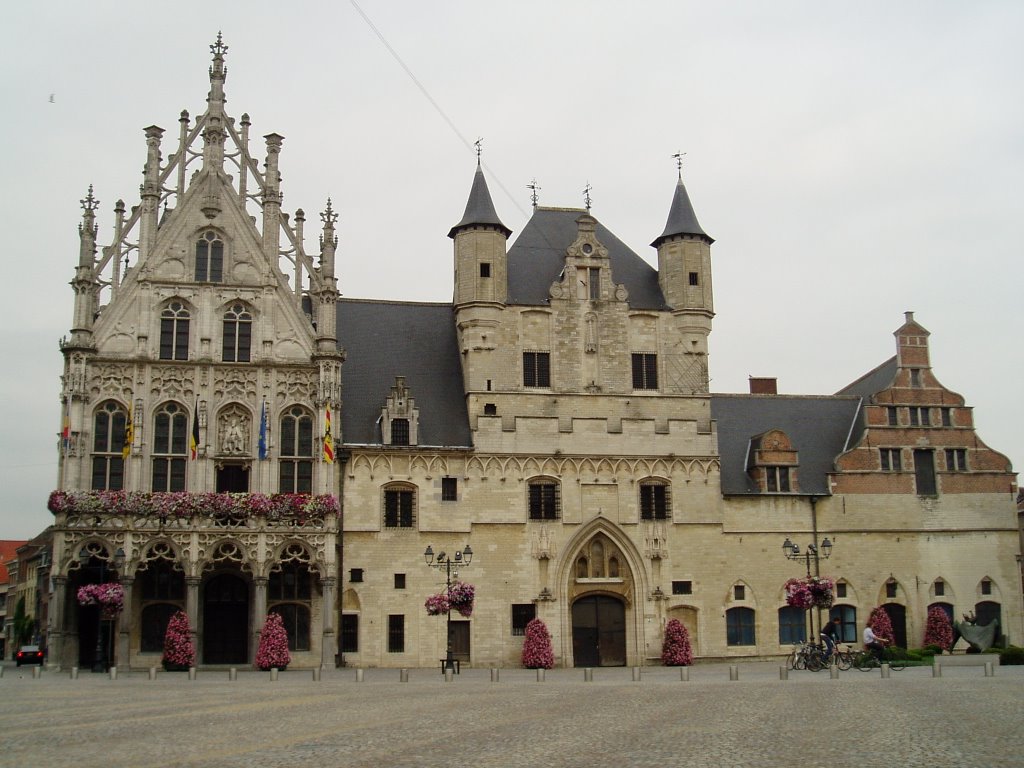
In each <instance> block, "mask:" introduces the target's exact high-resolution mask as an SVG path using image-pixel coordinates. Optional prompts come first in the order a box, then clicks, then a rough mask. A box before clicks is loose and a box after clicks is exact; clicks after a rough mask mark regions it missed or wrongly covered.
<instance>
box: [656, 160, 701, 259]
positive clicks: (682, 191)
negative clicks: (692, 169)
mask: <svg viewBox="0 0 1024 768" xmlns="http://www.w3.org/2000/svg"><path fill="white" fill-rule="evenodd" d="M676 235H693V236H696V237H700V238H703V239H704V240H706V241H707V243H708V245H710V244H711V243H713V242H715V241H714V239H713V238H712V237H709V236H708V234H707V233H706V232H705V231H704V230H703V229H701V226H700V224H699V223H698V222H697V214H695V213H694V212H693V205H692V204H691V203H690V196H689V195H688V194H686V187H685V186H684V185H683V176H682V173H680V175H679V181H678V183H677V184H676V191H675V194H674V195H673V196H672V206H671V207H670V208H669V211H668V221H666V222H665V231H664V232H662V233H661V234H660V235H659V236H658V237H657V239H655V241H654V242H653V243H651V246H652V247H654V248H657V247H658V246H659V245H661V244H662V243H663V242H665V241H666V240H668V239H669V238H670V237H675V236H676Z"/></svg>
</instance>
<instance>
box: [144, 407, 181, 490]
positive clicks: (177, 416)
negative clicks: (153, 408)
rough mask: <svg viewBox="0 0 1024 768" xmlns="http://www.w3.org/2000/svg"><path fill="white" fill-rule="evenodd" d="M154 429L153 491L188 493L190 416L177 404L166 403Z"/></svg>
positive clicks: (159, 413)
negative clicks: (187, 461)
mask: <svg viewBox="0 0 1024 768" xmlns="http://www.w3.org/2000/svg"><path fill="white" fill-rule="evenodd" d="M154 427H155V428H154V430H153V483H152V489H153V491H154V492H158V493H159V492H166V491H184V490H185V457H186V454H187V452H188V435H189V431H188V414H187V413H185V409H184V408H182V407H181V406H180V405H178V404H177V403H166V404H164V405H163V406H162V407H161V408H160V410H159V411H157V413H156V418H155V419H154Z"/></svg>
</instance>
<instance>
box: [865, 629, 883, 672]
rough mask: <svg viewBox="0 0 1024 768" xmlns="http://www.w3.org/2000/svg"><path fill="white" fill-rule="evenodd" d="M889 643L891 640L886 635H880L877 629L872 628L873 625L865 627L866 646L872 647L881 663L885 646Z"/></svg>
mask: <svg viewBox="0 0 1024 768" xmlns="http://www.w3.org/2000/svg"><path fill="white" fill-rule="evenodd" d="M888 644H889V641H888V640H886V639H885V638H884V637H879V636H878V635H876V634H875V631H874V630H873V629H871V625H870V624H869V625H868V626H866V627H864V647H865V648H870V649H871V652H872V653H873V654H874V656H875V658H876V659H878V661H879V663H881V661H882V651H884V650H885V646H887V645H888Z"/></svg>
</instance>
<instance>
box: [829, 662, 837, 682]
mask: <svg viewBox="0 0 1024 768" xmlns="http://www.w3.org/2000/svg"><path fill="white" fill-rule="evenodd" d="M828 677H829V679H830V680H838V679H839V667H837V666H836V665H835V664H833V665H832V666H831V667H829V668H828Z"/></svg>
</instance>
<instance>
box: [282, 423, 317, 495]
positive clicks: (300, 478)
mask: <svg viewBox="0 0 1024 768" xmlns="http://www.w3.org/2000/svg"><path fill="white" fill-rule="evenodd" d="M278 466H279V467H280V469H279V478H280V488H279V489H278V490H279V491H280V492H281V493H312V492H313V415H312V414H311V413H309V411H306V410H304V409H302V408H299V407H295V408H291V409H289V410H288V411H287V412H286V413H285V415H284V416H282V417H281V461H280V462H279V465H278Z"/></svg>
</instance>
